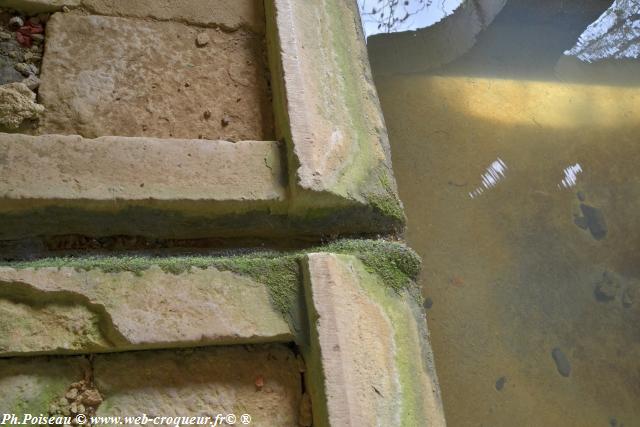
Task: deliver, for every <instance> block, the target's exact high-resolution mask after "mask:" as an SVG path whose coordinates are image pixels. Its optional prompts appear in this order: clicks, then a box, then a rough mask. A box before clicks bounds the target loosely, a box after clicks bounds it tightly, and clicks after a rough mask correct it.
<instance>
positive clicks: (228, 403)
mask: <svg viewBox="0 0 640 427" xmlns="http://www.w3.org/2000/svg"><path fill="white" fill-rule="evenodd" d="M94 377H95V382H96V386H97V388H98V390H100V393H102V394H103V395H104V398H105V400H104V402H103V403H102V405H100V406H99V407H98V410H97V415H98V416H123V415H129V414H135V415H141V414H147V415H149V416H152V415H155V416H160V415H161V416H172V417H175V416H213V417H215V415H216V414H218V413H221V414H225V415H227V414H234V415H236V417H237V421H236V424H237V425H243V424H242V423H241V418H240V417H241V416H242V415H243V414H249V415H250V416H251V425H256V426H297V425H298V414H299V406H300V402H301V399H302V387H301V380H300V372H299V365H298V363H297V360H296V356H295V354H293V352H292V351H291V350H290V349H288V348H287V347H284V346H268V347H260V346H258V347H251V348H246V347H238V346H236V347H225V348H214V349H200V350H195V351H193V350H187V351H178V352H176V351H162V352H131V353H123V354H118V355H102V356H97V357H96V358H95V361H94ZM256 384H258V385H256ZM227 421H228V422H227V424H229V425H231V424H232V423H231V422H229V420H228V419H227ZM209 424H213V422H211V423H207V425H209ZM108 425H109V424H108ZM218 425H221V423H220V422H219V424H218Z"/></svg>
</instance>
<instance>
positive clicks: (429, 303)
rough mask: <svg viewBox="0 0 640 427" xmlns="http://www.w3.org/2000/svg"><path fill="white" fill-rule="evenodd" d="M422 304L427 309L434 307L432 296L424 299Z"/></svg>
mask: <svg viewBox="0 0 640 427" xmlns="http://www.w3.org/2000/svg"><path fill="white" fill-rule="evenodd" d="M422 305H423V306H424V308H425V309H426V310H429V309H430V308H431V307H433V300H432V299H431V297H427V298H425V299H424V303H423V304H422Z"/></svg>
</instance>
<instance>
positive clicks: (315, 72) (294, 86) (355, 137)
mask: <svg viewBox="0 0 640 427" xmlns="http://www.w3.org/2000/svg"><path fill="white" fill-rule="evenodd" d="M274 5H275V7H273V5H267V8H268V9H267V15H268V19H267V25H273V26H274V27H273V28H268V31H267V33H268V35H269V37H271V39H270V40H269V42H270V49H271V51H272V54H271V55H270V60H271V61H272V62H271V69H272V75H273V81H272V84H273V87H274V97H275V98H276V102H275V105H276V110H277V113H276V114H277V116H278V117H277V125H276V126H277V128H278V133H279V135H278V136H279V137H283V138H284V139H285V140H286V141H287V142H288V145H289V157H290V165H291V168H292V171H295V172H294V173H291V175H290V179H291V183H292V187H293V188H292V191H293V192H294V195H295V198H294V205H293V206H292V212H293V213H300V212H307V213H308V212H309V211H310V210H313V209H322V208H327V207H330V208H335V207H338V208H342V207H345V206H354V205H356V206H357V205H359V206H367V207H368V208H370V209H372V210H373V212H374V215H369V216H370V217H371V218H372V217H374V216H375V214H378V215H379V216H381V217H382V218H383V219H381V220H380V221H379V222H378V221H375V222H376V226H378V225H379V227H378V230H385V229H389V228H390V227H393V226H396V227H400V226H401V224H402V223H403V220H404V215H403V213H402V207H401V204H400V202H399V200H398V198H397V195H396V187H395V181H394V179H393V175H392V173H391V160H390V154H389V147H388V139H387V133H386V129H385V126H384V120H383V118H382V113H381V111H380V106H379V103H378V98H377V95H376V91H375V87H374V86H373V82H372V78H371V73H370V70H369V63H368V59H367V52H366V48H365V45H364V40H363V36H362V30H361V27H360V23H359V18H358V11H357V5H356V3H355V2H344V1H340V0H328V1H321V2H300V1H293V0H276V1H275V2H274ZM369 213H371V212H369ZM371 221H372V222H374V221H373V220H372V219H371Z"/></svg>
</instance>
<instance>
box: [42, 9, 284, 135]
mask: <svg viewBox="0 0 640 427" xmlns="http://www.w3.org/2000/svg"><path fill="white" fill-rule="evenodd" d="M126 3H127V4H136V2H126ZM202 33H205V34H206V35H207V36H208V38H209V42H208V43H207V44H206V45H204V46H197V45H196V36H197V35H198V34H202ZM45 48H46V54H45V56H44V59H43V62H42V73H41V81H42V82H41V86H40V90H39V97H40V102H41V103H42V104H43V105H44V106H45V113H44V115H43V117H42V120H41V124H40V128H39V133H41V134H44V133H61V134H79V135H82V136H85V137H97V136H104V135H121V136H153V137H158V138H189V139H197V138H203V139H224V140H232V141H240V140H272V139H273V117H272V107H271V97H270V94H269V86H268V72H267V69H266V59H265V57H264V43H263V37H262V36H261V35H256V34H254V33H252V32H249V31H246V30H237V31H234V32H223V31H221V30H219V29H212V28H198V27H194V26H189V25H185V24H182V23H179V22H158V21H150V20H139V19H130V18H119V17H106V16H91V15H90V16H86V15H80V14H75V13H57V14H54V15H53V16H52V17H51V19H50V20H49V22H48V24H47V38H46V46H45Z"/></svg>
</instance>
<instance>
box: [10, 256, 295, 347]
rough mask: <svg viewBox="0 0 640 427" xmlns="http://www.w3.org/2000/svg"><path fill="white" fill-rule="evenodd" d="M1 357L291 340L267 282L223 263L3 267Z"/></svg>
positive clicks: (288, 330) (291, 336) (287, 327)
mask: <svg viewBox="0 0 640 427" xmlns="http://www.w3.org/2000/svg"><path fill="white" fill-rule="evenodd" d="M0 332H1V333H0V355H21V354H29V353H38V352H46V353H69V352H80V351H114V350H125V349H137V348H150V347H156V348H157V347H164V348H168V347H182V346H186V345H207V344H230V343H249V342H264V341H270V342H283V341H291V340H292V339H293V335H292V334H291V332H290V329H289V326H288V325H287V323H286V321H285V320H284V318H283V316H282V315H281V314H280V313H279V312H278V311H277V310H276V309H275V308H274V307H273V306H272V304H271V301H270V298H269V293H268V291H267V288H266V286H265V285H264V284H261V283H258V282H256V281H254V280H252V279H250V278H248V277H244V276H241V275H238V274H235V273H232V272H228V271H218V270H216V269H215V268H212V267H211V268H208V269H199V268H192V269H191V270H190V271H188V272H184V273H181V274H171V273H167V272H164V271H163V270H162V269H160V268H159V267H157V266H153V267H150V268H149V269H147V270H145V271H143V272H141V273H140V274H138V275H136V274H134V273H131V272H118V273H115V272H112V273H106V272H103V271H100V270H90V271H76V270H75V269H73V268H68V267H64V268H61V269H57V268H53V267H45V268H40V269H33V268H28V269H14V268H11V267H2V268H0Z"/></svg>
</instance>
